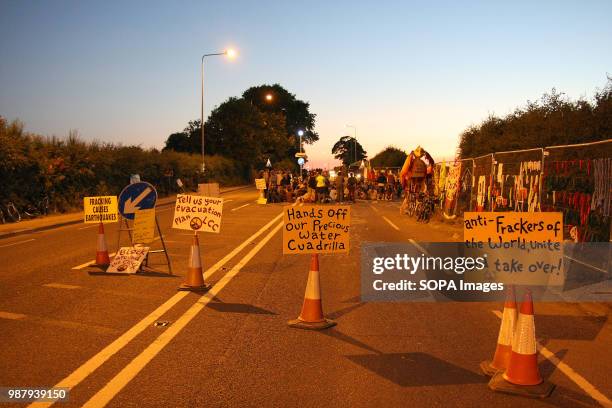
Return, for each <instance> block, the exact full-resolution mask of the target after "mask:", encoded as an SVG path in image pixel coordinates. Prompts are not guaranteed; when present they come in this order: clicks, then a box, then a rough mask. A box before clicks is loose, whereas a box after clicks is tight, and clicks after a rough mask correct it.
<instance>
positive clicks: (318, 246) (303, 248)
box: [283, 205, 351, 254]
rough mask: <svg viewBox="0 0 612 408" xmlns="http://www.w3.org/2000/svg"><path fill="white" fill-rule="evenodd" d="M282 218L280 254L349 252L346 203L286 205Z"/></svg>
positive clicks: (349, 213)
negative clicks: (281, 246)
mask: <svg viewBox="0 0 612 408" xmlns="http://www.w3.org/2000/svg"><path fill="white" fill-rule="evenodd" d="M283 221H284V226H283V254H314V253H317V254H335V253H347V252H348V251H349V233H350V225H351V208H350V207H349V206H346V205H325V206H324V205H305V206H302V207H291V206H287V207H284V208H283Z"/></svg>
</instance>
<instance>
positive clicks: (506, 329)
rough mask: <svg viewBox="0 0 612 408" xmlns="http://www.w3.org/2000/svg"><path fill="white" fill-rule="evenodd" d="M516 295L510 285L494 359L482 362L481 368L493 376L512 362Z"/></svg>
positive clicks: (486, 373)
mask: <svg viewBox="0 0 612 408" xmlns="http://www.w3.org/2000/svg"><path fill="white" fill-rule="evenodd" d="M516 317H517V316H516V296H515V294H514V287H513V286H509V287H508V289H507V291H506V303H504V312H503V314H502V322H501V326H500V327H499V335H498V336H497V347H496V348H495V355H494V356H493V361H491V360H485V361H483V362H482V363H480V369H481V370H482V372H483V373H484V374H485V375H487V376H489V377H490V376H493V375H495V374H496V373H497V372H498V371H504V370H505V369H506V367H508V363H509V362H510V355H511V354H512V337H513V336H514V328H515V326H516Z"/></svg>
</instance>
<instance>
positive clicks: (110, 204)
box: [83, 196, 119, 224]
mask: <svg viewBox="0 0 612 408" xmlns="http://www.w3.org/2000/svg"><path fill="white" fill-rule="evenodd" d="M117 212H118V211H117V196H98V197H85V198H84V199H83V214H84V221H85V223H86V224H97V223H99V222H102V223H105V224H106V223H111V222H117V221H118V220H119V218H118V216H117Z"/></svg>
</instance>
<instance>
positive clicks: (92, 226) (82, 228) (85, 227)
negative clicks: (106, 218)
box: [77, 224, 99, 230]
mask: <svg viewBox="0 0 612 408" xmlns="http://www.w3.org/2000/svg"><path fill="white" fill-rule="evenodd" d="M98 225H99V224H93V225H86V226H84V227H80V228H77V229H79V230H84V229H88V228H95V227H97V226H98Z"/></svg>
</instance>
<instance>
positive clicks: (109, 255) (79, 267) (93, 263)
mask: <svg viewBox="0 0 612 408" xmlns="http://www.w3.org/2000/svg"><path fill="white" fill-rule="evenodd" d="M158 239H159V236H157V237H155V238H153V241H157V240H158ZM153 241H151V242H153ZM115 254H116V252H113V253H110V254H108V257H109V258H112V257H113V256H115ZM95 264H96V260H95V259H93V260H91V261H88V262H85V263H82V264H80V265H77V266H73V267H72V269H83V268H85V267H87V266H90V265H95Z"/></svg>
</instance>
